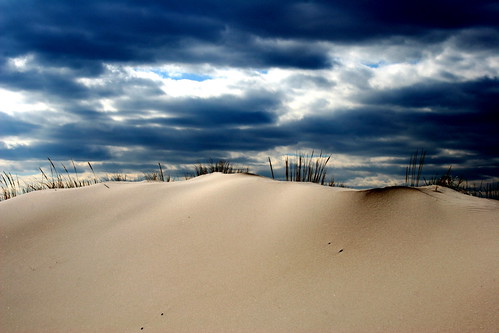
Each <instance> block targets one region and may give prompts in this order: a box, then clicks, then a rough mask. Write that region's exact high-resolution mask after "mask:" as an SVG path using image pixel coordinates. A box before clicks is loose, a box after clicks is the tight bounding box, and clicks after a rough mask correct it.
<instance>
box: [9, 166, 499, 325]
mask: <svg viewBox="0 0 499 333" xmlns="http://www.w3.org/2000/svg"><path fill="white" fill-rule="evenodd" d="M498 217H499V202H497V201H493V200H488V199H479V198H474V197H470V196H466V195H463V194H461V193H457V192H455V191H453V190H450V189H447V188H439V189H438V192H436V191H435V190H434V187H428V188H417V189H414V188H386V189H373V190H366V191H357V190H349V189H341V188H329V187H324V186H319V185H316V184H307V183H289V182H278V181H273V180H271V179H267V178H263V177H259V176H251V175H245V174H231V175H225V174H219V173H215V174H210V175H205V176H200V177H197V178H194V179H192V180H188V181H182V182H174V183H147V182H144V183H121V182H109V183H103V184H97V185H93V186H90V187H84V188H78V189H66V190H46V191H39V192H32V193H29V194H26V195H22V196H19V197H16V198H13V199H9V200H7V201H3V202H0V239H1V243H0V281H1V293H0V331H2V332H26V331H38V332H40V331H43V332H64V331H67V332H69V331H71V332H91V331H92V332H93V331H102V332H104V331H106V332H137V331H148V332H165V331H174V332H195V331H204V332H224V331H225V332H229V331H230V332H235V331H237V332H255V331H259V332H269V331H272V332H290V331H335V332H422V331H425V332H437V331H438V332H443V331H446V332H457V331H459V332H477V331H483V332H493V331H497V330H498V329H499V319H498V317H497V313H498V312H499V311H498V310H499V297H498V295H499V287H498V283H497V278H498V276H499V264H498V261H497V258H498V257H499V256H498V255H499V242H498V236H499V232H498V231H499V228H498V220H499V219H498Z"/></svg>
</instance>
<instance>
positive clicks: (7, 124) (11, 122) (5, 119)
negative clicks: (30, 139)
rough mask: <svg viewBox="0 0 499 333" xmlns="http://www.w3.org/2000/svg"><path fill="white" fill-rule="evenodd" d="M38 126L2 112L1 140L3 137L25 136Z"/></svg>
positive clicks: (0, 117) (0, 124) (0, 113)
mask: <svg viewBox="0 0 499 333" xmlns="http://www.w3.org/2000/svg"><path fill="white" fill-rule="evenodd" d="M36 128H37V126H35V125H33V124H31V123H27V122H25V121H22V120H19V119H17V118H15V117H12V116H9V115H8V114H6V113H3V112H0V140H1V137H2V136H9V135H19V134H25V133H29V132H31V131H33V130H34V129H36Z"/></svg>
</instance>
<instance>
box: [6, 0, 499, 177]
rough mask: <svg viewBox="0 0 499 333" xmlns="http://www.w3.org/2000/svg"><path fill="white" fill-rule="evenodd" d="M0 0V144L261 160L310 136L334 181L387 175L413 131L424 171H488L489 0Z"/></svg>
mask: <svg viewBox="0 0 499 333" xmlns="http://www.w3.org/2000/svg"><path fill="white" fill-rule="evenodd" d="M0 12H1V13H2V14H0V30H1V31H2V38H0V49H1V50H2V52H1V53H0V72H1V73H2V75H0V98H2V100H3V101H4V102H3V104H2V105H1V106H0V142H2V144H1V145H0V159H2V160H3V161H14V160H16V161H22V160H23V159H30V160H33V159H44V158H46V157H47V156H50V157H52V158H54V159H70V158H74V159H77V160H90V161H99V162H101V168H103V169H105V170H115V169H117V168H123V169H127V170H128V169H130V170H131V169H133V166H139V165H140V166H143V165H148V163H153V162H154V163H155V162H157V161H158V160H161V161H168V162H170V163H172V164H173V163H177V164H180V165H185V164H188V163H193V162H199V159H202V158H209V157H213V158H217V157H231V156H236V158H237V160H238V161H241V162H244V161H246V162H248V163H250V164H251V165H252V166H255V167H261V165H262V163H261V161H258V160H257V157H262V156H263V158H264V159H265V157H266V156H267V155H271V154H273V156H276V155H278V154H284V153H289V152H294V151H296V150H307V149H313V148H315V149H323V150H324V151H326V152H327V153H332V154H334V155H336V156H340V160H341V163H340V165H341V166H340V167H339V168H338V170H339V172H341V173H342V175H343V181H346V182H348V180H351V181H354V182H355V183H357V184H367V183H369V184H372V183H375V182H376V181H378V182H381V183H380V184H387V182H388V181H387V179H389V176H388V175H389V174H397V173H398V172H402V173H403V165H404V164H405V163H406V159H407V158H408V156H409V155H410V154H411V153H412V152H413V151H414V150H415V149H417V148H421V147H423V148H426V149H427V150H428V151H429V157H428V158H429V159H430V160H431V161H432V163H431V166H429V168H432V169H431V170H432V172H433V171H434V172H437V171H438V170H442V169H443V168H447V167H448V165H449V164H459V165H460V168H461V169H460V170H461V171H463V172H467V173H468V174H470V175H472V176H473V177H477V178H479V177H480V176H481V177H482V178H483V177H485V178H487V177H492V176H494V175H496V176H497V171H495V170H496V169H494V167H493V166H494V164H497V163H498V162H499V161H498V155H497V151H499V147H498V145H497V143H496V142H497V134H496V133H498V132H499V128H498V120H497V117H496V115H495V114H496V113H497V112H496V111H497V108H498V104H497V100H498V90H499V87H498V78H499V57H498V56H497V54H498V51H499V46H498V45H499V24H498V23H497V19H496V18H497V16H498V14H499V7H498V6H497V5H496V4H495V2H494V1H486V0H478V1H473V2H469V1H458V2H456V1H452V2H451V1H447V0H441V1H429V0H428V1H427V0H424V1H422V2H418V3H409V2H400V1H392V0H389V1H378V2H372V1H356V2H352V1H346V0H338V1H334V2H332V1H322V0H316V1H277V0H255V1H242V0H241V1H239V0H236V1H232V2H231V3H230V5H228V3H227V2H224V1H201V0H186V1H178V2H161V1H138V0H134V1H132V0H124V1H105V2H102V1H96V0H89V1H84V2H61V1H57V2H48V3H47V2H44V3H41V2H38V1H33V0H26V1H2V2H0ZM2 163H4V165H5V162H2ZM26 163H28V162H26ZM27 165H31V162H29V163H28V164H27ZM16 168H17V169H19V168H20V167H19V166H18V165H17V164H16ZM106 168H108V169H106ZM35 169H36V168H35ZM340 179H341V177H340ZM383 182H384V183H383Z"/></svg>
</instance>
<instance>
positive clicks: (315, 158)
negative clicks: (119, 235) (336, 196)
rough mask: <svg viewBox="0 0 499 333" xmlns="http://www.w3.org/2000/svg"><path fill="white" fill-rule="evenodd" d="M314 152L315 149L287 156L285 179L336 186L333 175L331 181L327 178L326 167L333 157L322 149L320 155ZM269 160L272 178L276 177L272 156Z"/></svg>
mask: <svg viewBox="0 0 499 333" xmlns="http://www.w3.org/2000/svg"><path fill="white" fill-rule="evenodd" d="M314 153H315V151H312V153H311V154H310V155H306V154H303V153H299V154H296V155H295V156H294V157H293V158H290V157H289V156H286V159H285V161H284V164H285V166H284V180H286V181H289V182H308V183H316V184H320V185H327V186H335V182H334V178H333V177H331V179H330V180H329V181H327V180H326V176H327V169H326V167H327V164H328V163H329V161H330V159H331V155H323V154H322V151H321V152H320V153H319V155H314ZM268 160H269V166H270V172H271V174H272V179H275V174H274V167H273V165H272V160H271V159H270V157H269V158H268Z"/></svg>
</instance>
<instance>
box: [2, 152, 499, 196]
mask: <svg viewBox="0 0 499 333" xmlns="http://www.w3.org/2000/svg"><path fill="white" fill-rule="evenodd" d="M331 157H332V156H331V155H325V154H323V153H322V152H320V153H319V154H318V155H316V154H315V151H312V153H311V154H310V155H307V154H303V153H299V154H295V155H291V156H289V155H288V156H286V157H285V160H284V167H283V168H281V169H280V170H281V172H282V173H283V175H282V177H280V178H277V179H279V180H283V181H289V182H310V183H316V184H320V185H324V186H340V187H344V186H345V185H343V184H338V183H336V182H335V180H334V177H330V178H329V180H328V178H327V165H328V163H329V162H330V160H331ZM425 158H426V151H425V150H423V149H421V150H419V149H418V150H417V151H416V152H415V153H413V154H412V155H411V157H410V159H409V163H408V165H407V166H406V168H405V186H409V187H417V186H419V185H420V183H423V182H424V185H426V186H429V185H434V186H435V190H438V187H439V186H442V187H448V188H451V189H454V190H456V191H460V192H462V193H465V194H469V195H473V196H477V197H482V198H489V199H499V182H497V181H496V182H483V181H482V182H480V184H476V183H468V182H467V181H466V180H465V178H462V177H459V176H455V175H452V167H449V169H448V170H447V172H446V173H444V174H443V175H441V176H434V177H431V178H428V179H426V178H424V177H423V169H424V165H425ZM48 162H49V170H48V171H45V170H44V169H42V168H41V167H40V168H39V170H40V173H41V181H33V182H27V181H25V180H20V179H19V178H18V177H17V176H16V175H13V174H12V173H10V172H6V171H3V172H2V173H1V174H0V201H3V200H7V199H11V198H13V197H15V196H17V195H20V194H25V193H28V192H32V191H38V190H43V189H59V188H78V187H83V186H89V185H94V184H98V183H100V182H102V181H138V180H141V179H145V180H147V181H159V182H170V181H173V179H172V177H171V175H170V174H167V173H165V170H166V168H164V167H163V166H162V165H161V163H158V169H157V171H153V172H144V177H143V178H141V179H138V178H135V179H134V178H132V177H130V176H129V175H127V174H125V173H116V174H112V175H107V176H105V177H102V178H99V177H97V175H96V173H95V170H94V167H93V165H92V164H91V163H90V162H87V163H86V164H87V165H88V168H89V170H90V171H91V175H92V176H91V177H88V176H86V177H84V176H83V175H81V174H79V173H78V171H77V168H76V164H75V162H74V161H73V160H71V161H70V165H71V168H70V169H68V168H67V167H66V165H65V164H64V163H60V166H59V167H57V164H56V163H55V162H54V161H53V160H52V159H50V158H48ZM268 163H269V166H270V172H271V176H272V179H276V169H275V166H274V165H273V163H272V160H271V158H270V157H268ZM214 172H221V173H226V174H230V173H249V168H238V167H235V166H234V165H233V164H232V162H230V161H228V160H224V159H220V160H218V161H214V160H213V159H209V160H208V162H207V163H206V164H204V163H197V164H196V165H194V170H193V172H192V173H191V174H189V175H186V177H185V178H186V179H189V178H193V177H197V176H201V175H205V174H209V173H214Z"/></svg>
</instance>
